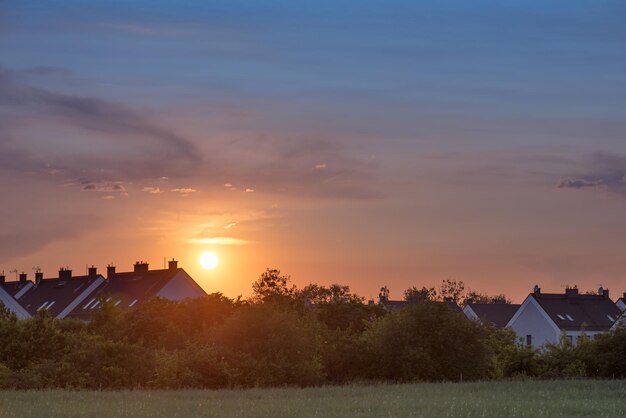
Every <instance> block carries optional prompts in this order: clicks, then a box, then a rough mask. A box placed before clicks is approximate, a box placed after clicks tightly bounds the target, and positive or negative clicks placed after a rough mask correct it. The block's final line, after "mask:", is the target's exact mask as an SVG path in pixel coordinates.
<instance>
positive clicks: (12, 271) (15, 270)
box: [9, 269, 19, 280]
mask: <svg viewBox="0 0 626 418" xmlns="http://www.w3.org/2000/svg"><path fill="white" fill-rule="evenodd" d="M9 273H15V280H17V274H18V273H19V271H18V270H17V269H13V270H11V271H10V272H9Z"/></svg>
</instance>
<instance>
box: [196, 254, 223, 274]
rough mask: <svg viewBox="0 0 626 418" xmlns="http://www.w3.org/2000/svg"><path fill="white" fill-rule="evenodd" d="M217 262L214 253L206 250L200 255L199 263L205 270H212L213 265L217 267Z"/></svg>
mask: <svg viewBox="0 0 626 418" xmlns="http://www.w3.org/2000/svg"><path fill="white" fill-rule="evenodd" d="M218 262H219V259H218V258H217V255H215V254H214V253H211V252H206V253H203V254H202V255H201V256H200V265H201V266H202V268H203V269H205V270H213V269H214V268H215V267H217V263H218Z"/></svg>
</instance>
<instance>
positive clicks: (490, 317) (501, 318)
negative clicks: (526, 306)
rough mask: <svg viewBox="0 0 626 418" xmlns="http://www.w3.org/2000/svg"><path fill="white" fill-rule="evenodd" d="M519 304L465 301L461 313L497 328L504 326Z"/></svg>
mask: <svg viewBox="0 0 626 418" xmlns="http://www.w3.org/2000/svg"><path fill="white" fill-rule="evenodd" d="M520 306H521V305H516V304H512V303H471V302H470V303H467V304H466V305H465V307H464V308H463V313H464V314H465V316H466V317H468V318H469V319H472V320H474V321H481V322H482V323H484V324H490V325H493V326H495V327H496V328H498V329H501V328H504V327H506V325H507V324H508V323H509V321H510V320H511V318H513V315H515V313H516V312H517V310H518V309H519V307H520Z"/></svg>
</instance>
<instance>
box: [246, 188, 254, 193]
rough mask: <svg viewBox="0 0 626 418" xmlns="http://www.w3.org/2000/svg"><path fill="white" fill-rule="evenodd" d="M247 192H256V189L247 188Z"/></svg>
mask: <svg viewBox="0 0 626 418" xmlns="http://www.w3.org/2000/svg"><path fill="white" fill-rule="evenodd" d="M246 193H254V189H249V188H248V189H246Z"/></svg>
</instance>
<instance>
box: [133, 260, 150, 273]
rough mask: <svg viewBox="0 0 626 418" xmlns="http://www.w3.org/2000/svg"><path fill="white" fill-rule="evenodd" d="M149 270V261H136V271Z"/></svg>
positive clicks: (144, 271) (143, 271)
mask: <svg viewBox="0 0 626 418" xmlns="http://www.w3.org/2000/svg"><path fill="white" fill-rule="evenodd" d="M147 272H148V263H145V262H143V261H137V262H136V263H135V273H147Z"/></svg>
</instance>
